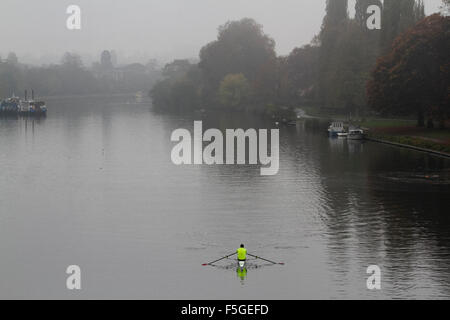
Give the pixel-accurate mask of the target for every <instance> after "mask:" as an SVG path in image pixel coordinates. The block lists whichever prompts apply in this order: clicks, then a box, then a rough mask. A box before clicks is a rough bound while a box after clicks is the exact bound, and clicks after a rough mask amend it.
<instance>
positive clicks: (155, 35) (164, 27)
mask: <svg viewBox="0 0 450 320" xmlns="http://www.w3.org/2000/svg"><path fill="white" fill-rule="evenodd" d="M352 3H354V1H350V6H352ZM440 3H441V1H440V0H425V5H426V9H427V14H430V13H432V12H436V11H438V8H439V6H440ZM70 4H77V5H79V6H80V7H81V10H82V30H81V31H69V30H67V29H66V19H67V17H68V15H67V14H66V8H67V7H68V6H69V5H70ZM324 11H325V0H226V1H225V0H70V1H67V0H39V1H30V0H1V2H0V56H1V57H5V56H6V55H7V53H8V52H9V51H15V52H16V53H17V54H18V55H19V57H20V58H21V60H22V61H24V62H28V63H43V62H44V63H48V62H57V61H59V59H60V57H61V55H62V54H63V53H64V52H66V51H71V52H77V53H80V54H82V55H83V58H84V59H85V60H88V61H85V62H88V63H90V62H91V61H92V60H98V56H99V54H100V52H101V51H102V50H103V49H114V50H116V52H117V53H118V55H119V63H120V62H129V61H131V60H147V59H148V58H149V57H155V58H158V59H160V60H162V61H168V60H171V59H174V58H196V57H197V56H198V52H199V49H200V48H201V47H202V46H203V45H205V44H206V43H207V42H209V41H212V40H214V39H215V38H216V36H217V27H218V26H219V25H221V24H223V23H224V22H226V21H228V20H236V19H240V18H244V17H251V18H254V19H255V20H256V21H258V22H259V23H261V24H262V25H263V26H264V31H265V32H266V33H267V34H269V35H270V36H271V37H273V38H274V39H275V41H276V43H277V47H276V49H277V52H278V53H279V54H288V53H289V52H290V51H291V50H292V49H293V48H295V47H298V46H301V45H303V44H306V43H308V42H310V40H311V39H312V38H313V36H314V35H315V34H317V33H318V31H319V30H320V25H321V23H322V19H323V16H324ZM89 60H90V61H89ZM120 60H122V61H120ZM141 62H144V61H141Z"/></svg>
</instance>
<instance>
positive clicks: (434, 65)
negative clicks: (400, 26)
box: [367, 14, 450, 127]
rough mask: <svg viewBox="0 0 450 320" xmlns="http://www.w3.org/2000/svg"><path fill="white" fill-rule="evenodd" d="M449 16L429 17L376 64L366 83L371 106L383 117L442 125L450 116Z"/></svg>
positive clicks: (411, 29) (421, 124)
mask: <svg viewBox="0 0 450 320" xmlns="http://www.w3.org/2000/svg"><path fill="white" fill-rule="evenodd" d="M449 52H450V17H444V16H441V15H439V14H434V15H432V16H429V17H427V18H425V19H423V20H421V21H420V22H419V23H417V24H416V25H415V26H414V27H412V28H410V29H409V30H407V31H406V32H405V33H403V34H401V35H400V36H399V37H398V38H397V39H396V40H395V41H394V43H393V46H392V50H391V52H390V53H388V54H387V55H385V56H383V57H381V58H379V59H378V61H377V65H376V67H375V69H374V71H373V72H372V75H371V79H370V80H369V82H368V84H367V96H368V104H369V106H370V107H371V108H372V109H374V110H376V111H378V112H380V113H381V114H383V115H412V114H417V115H418V125H419V126H424V125H425V121H424V120H425V116H427V118H428V126H430V127H431V126H432V124H433V119H438V120H439V121H440V125H441V126H442V127H443V126H444V125H445V120H446V119H447V118H448V116H449V115H450V110H449V109H450V81H449V77H450V55H449Z"/></svg>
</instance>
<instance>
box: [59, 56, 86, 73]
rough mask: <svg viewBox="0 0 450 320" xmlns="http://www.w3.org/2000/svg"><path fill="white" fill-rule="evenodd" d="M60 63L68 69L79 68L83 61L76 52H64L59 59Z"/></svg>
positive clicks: (81, 66)
mask: <svg viewBox="0 0 450 320" xmlns="http://www.w3.org/2000/svg"><path fill="white" fill-rule="evenodd" d="M61 65H62V67H64V68H68V69H81V68H83V61H82V60H81V57H80V56H79V55H78V54H75V53H70V52H66V53H65V54H64V55H63V57H62V59H61Z"/></svg>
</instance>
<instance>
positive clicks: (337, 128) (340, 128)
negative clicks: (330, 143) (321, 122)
mask: <svg viewBox="0 0 450 320" xmlns="http://www.w3.org/2000/svg"><path fill="white" fill-rule="evenodd" d="M344 132H345V128H344V123H343V122H333V123H331V125H330V126H329V127H328V135H329V136H330V137H337V136H338V134H339V133H344Z"/></svg>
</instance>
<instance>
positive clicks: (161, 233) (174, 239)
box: [0, 96, 450, 299]
mask: <svg viewBox="0 0 450 320" xmlns="http://www.w3.org/2000/svg"><path fill="white" fill-rule="evenodd" d="M47 104H48V108H49V112H48V116H47V117H46V118H42V119H26V118H20V119H11V118H0V272H1V275H0V298H2V299H5V298H6V299H11V298H19V299H22V298H43V299H50V298H62V299H93V298H105V299H106V298H114V299H115V298H138V299H144V298H148V299H314V298H324V299H330V298H331V299H333V298H343V299H350V298H357V299H398V298H444V299H445V298H447V299H448V298H450V214H449V210H448V208H450V161H449V160H447V159H444V158H440V157H437V156H431V155H428V154H425V153H420V152H416V151H411V150H406V149H400V148H396V147H392V146H386V145H381V144H377V143H372V142H366V143H362V142H356V141H354V142H352V141H346V140H339V139H329V138H328V137H327V136H326V134H325V124H324V123H322V122H320V121H318V120H308V121H305V122H300V123H299V125H298V126H297V127H281V128H280V170H279V173H278V174H277V175H275V176H261V175H260V170H259V167H258V166H175V165H174V164H173V163H172V162H171V160H170V153H171V150H172V148H173V146H174V144H173V143H172V142H171V141H170V135H171V133H172V131H173V130H175V129H177V128H187V129H192V127H193V121H194V120H203V127H204V129H206V128H219V129H226V128H230V129H232V128H244V129H245V128H264V127H267V126H268V125H269V126H270V125H271V124H267V123H264V122H263V121H262V120H261V119H259V118H257V117H254V116H250V115H241V114H233V113H229V114H225V115H218V116H217V115H216V116H212V115H200V114H198V115H190V116H182V115H164V114H158V113H156V112H154V111H152V109H151V107H150V103H149V102H148V101H136V100H135V99H134V97H126V96H114V97H104V98H100V97H96V98H94V97H89V98H86V97H85V98H65V99H62V98H59V99H56V98H54V99H50V100H48V103H47ZM241 243H244V244H245V245H246V247H247V248H248V250H249V252H250V253H253V254H255V255H260V256H262V257H265V258H269V259H272V260H276V261H282V262H284V263H285V265H284V266H281V265H275V266H269V265H264V264H263V263H261V262H258V261H249V270H248V272H247V275H246V277H245V278H240V277H239V276H238V275H237V273H236V269H235V262H233V261H231V260H226V261H225V262H221V263H220V264H219V266H217V267H204V266H202V265H201V264H202V263H205V262H209V261H212V260H214V259H217V258H220V257H221V256H224V255H226V254H228V253H232V252H233V251H234V250H236V248H237V247H238V246H239V245H240V244H241ZM69 265H78V266H80V268H81V272H82V273H81V275H82V277H81V279H82V282H81V283H82V289H81V290H79V291H69V290H67V288H66V279H67V277H68V275H67V274H66V268H67V267H68V266H69ZM370 265H378V266H379V267H380V268H381V272H382V274H381V275H382V278H381V280H382V289H381V290H374V291H371V290H368V289H367V286H366V280H367V278H368V277H369V275H368V274H367V273H366V270H367V267H368V266H370Z"/></svg>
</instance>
